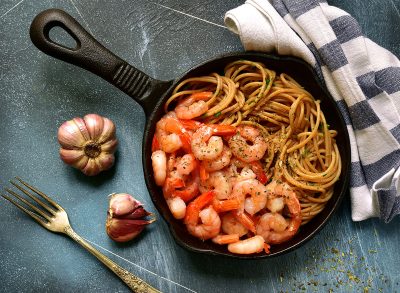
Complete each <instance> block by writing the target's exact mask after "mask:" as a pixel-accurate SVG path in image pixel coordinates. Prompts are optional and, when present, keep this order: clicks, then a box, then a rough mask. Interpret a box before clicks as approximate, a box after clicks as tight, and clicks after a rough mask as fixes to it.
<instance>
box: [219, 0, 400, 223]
mask: <svg viewBox="0 0 400 293" xmlns="http://www.w3.org/2000/svg"><path fill="white" fill-rule="evenodd" d="M225 24H226V25H227V26H228V28H229V29H230V30H231V31H233V32H235V33H236V34H238V35H239V36H240V39H241V41H242V43H243V45H244V47H245V49H246V50H249V51H262V52H276V53H278V54H280V55H292V56H296V57H299V58H302V59H303V60H305V61H306V62H308V63H309V64H311V65H312V66H313V67H314V68H315V70H316V72H317V74H318V75H319V76H320V78H321V79H323V80H324V82H325V84H326V86H327V88H328V90H329V92H330V93H331V94H332V96H333V98H334V99H335V100H336V102H337V105H338V106H339V108H340V110H341V112H342V114H343V117H344V119H345V121H346V124H347V128H348V131H349V135H350V142H351V180H350V194H351V203H352V219H353V220H354V221H362V220H365V219H368V218H371V217H380V218H381V219H382V220H383V221H385V222H389V221H390V220H391V219H393V217H394V216H396V215H397V214H400V62H399V60H398V59H397V58H396V56H394V55H393V54H392V53H390V52H389V51H387V50H386V49H384V48H382V47H380V46H378V45H377V44H376V43H374V42H372V41H371V40H370V39H368V38H366V37H365V36H363V34H362V31H361V29H360V27H359V25H358V23H357V21H356V20H355V19H354V18H353V17H351V16H350V15H349V14H348V13H346V12H344V11H343V10H340V9H338V8H336V7H333V6H329V5H328V3H326V1H320V0H319V1H318V0H301V1H300V0H271V3H270V2H269V1H268V0H248V1H246V2H245V4H243V5H241V6H239V7H237V8H235V9H232V10H230V11H228V12H227V13H226V15H225Z"/></svg>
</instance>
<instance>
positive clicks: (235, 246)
mask: <svg viewBox="0 0 400 293" xmlns="http://www.w3.org/2000/svg"><path fill="white" fill-rule="evenodd" d="M263 249H264V239H263V238H262V237H261V236H258V235H256V236H253V237H251V238H247V239H245V240H241V241H238V242H235V243H231V244H229V245H228V250H229V251H230V252H232V253H237V254H252V253H258V252H261V251H262V250H263Z"/></svg>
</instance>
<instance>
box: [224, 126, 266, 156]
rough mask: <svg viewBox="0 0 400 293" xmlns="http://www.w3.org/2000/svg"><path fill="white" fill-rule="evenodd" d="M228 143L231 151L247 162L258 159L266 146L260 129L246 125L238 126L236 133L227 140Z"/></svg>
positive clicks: (262, 154)
mask: <svg viewBox="0 0 400 293" xmlns="http://www.w3.org/2000/svg"><path fill="white" fill-rule="evenodd" d="M248 142H250V143H248ZM228 144H229V147H230V148H231V150H232V153H233V154H234V155H235V156H236V157H237V158H239V159H240V160H242V161H244V162H247V163H249V162H253V161H258V160H260V159H261V158H262V157H263V156H264V154H265V151H266V150H267V147H268V145H267V142H266V141H265V139H264V137H263V136H262V135H261V133H260V131H259V130H258V129H257V128H255V127H253V126H247V125H244V126H243V125H241V126H238V127H237V133H236V134H235V135H233V136H232V137H231V138H230V139H229V140H228Z"/></svg>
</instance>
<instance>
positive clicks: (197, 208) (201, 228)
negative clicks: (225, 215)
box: [185, 191, 221, 240]
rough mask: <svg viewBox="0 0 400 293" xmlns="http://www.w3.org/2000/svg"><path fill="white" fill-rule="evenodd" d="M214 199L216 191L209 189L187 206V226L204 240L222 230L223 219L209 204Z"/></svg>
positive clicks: (191, 232) (192, 232) (193, 233)
mask: <svg viewBox="0 0 400 293" xmlns="http://www.w3.org/2000/svg"><path fill="white" fill-rule="evenodd" d="M213 199H214V192H213V191H209V192H206V193H203V194H201V195H199V196H198V197H197V198H195V199H194V200H193V201H192V202H190V203H189V204H188V206H187V208H186V215H185V224H186V228H187V229H188V231H189V233H190V234H192V235H193V236H195V237H197V238H200V239H202V240H207V239H210V238H213V237H215V236H217V235H218V234H219V232H220V230H221V219H220V218H219V215H218V213H217V212H216V211H215V210H214V209H213V208H212V206H208V205H210V204H211V202H212V200H213ZM206 206H208V207H206ZM205 207H206V208H205ZM199 222H200V223H199Z"/></svg>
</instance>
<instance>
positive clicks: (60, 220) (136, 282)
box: [1, 177, 160, 293]
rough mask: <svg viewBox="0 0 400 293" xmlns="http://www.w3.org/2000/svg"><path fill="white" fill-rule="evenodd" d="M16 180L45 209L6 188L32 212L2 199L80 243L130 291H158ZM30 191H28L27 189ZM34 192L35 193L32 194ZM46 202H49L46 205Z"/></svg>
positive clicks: (62, 212) (58, 208)
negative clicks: (84, 235) (117, 262)
mask: <svg viewBox="0 0 400 293" xmlns="http://www.w3.org/2000/svg"><path fill="white" fill-rule="evenodd" d="M15 179H16V180H18V181H19V182H20V183H21V184H22V185H24V186H25V188H24V187H23V186H21V184H18V183H16V182H14V181H10V182H11V184H12V185H14V186H15V187H16V188H18V189H19V190H20V191H22V192H23V193H25V194H26V195H27V196H29V197H30V198H31V199H33V200H34V201H35V202H36V203H38V204H39V205H40V206H41V207H42V208H43V209H44V210H45V211H44V210H43V209H40V208H38V207H37V206H35V205H33V204H32V203H31V202H29V201H28V200H26V199H25V198H24V197H22V196H20V195H19V194H18V193H16V192H15V191H13V190H11V189H9V188H5V190H6V191H7V192H8V193H9V194H11V195H13V196H14V197H16V198H17V199H19V200H20V201H21V202H23V203H24V204H26V205H27V206H29V207H30V208H31V209H32V210H33V211H32V210H30V209H27V208H25V207H24V206H22V205H21V204H19V203H18V202H17V201H15V200H13V199H11V198H10V197H9V196H7V195H5V194H1V196H2V197H4V198H5V199H7V200H8V201H10V202H11V203H13V204H14V205H15V206H17V207H18V208H19V209H21V210H22V211H24V212H25V213H27V214H28V215H29V216H31V217H32V218H33V219H34V220H35V221H36V222H38V223H39V224H40V225H42V226H43V227H44V228H46V229H47V230H50V231H52V232H57V233H64V234H67V235H68V236H69V237H71V238H72V239H73V240H75V241H76V242H78V243H79V244H80V245H82V246H83V248H85V249H86V250H88V251H89V252H90V253H91V254H93V255H94V256H95V257H97V259H98V260H100V261H101V262H102V263H103V264H105V265H106V266H107V267H108V268H109V269H110V270H112V271H113V272H114V273H115V274H116V275H117V276H118V277H120V278H121V280H122V281H124V282H125V284H126V285H128V287H129V288H130V289H132V291H133V292H143V293H144V292H146V293H147V292H149V293H155V292H158V293H160V291H158V290H157V289H155V288H153V287H152V286H151V285H149V284H147V283H146V282H145V281H143V280H142V279H140V278H139V277H137V276H135V275H134V274H132V273H130V272H128V271H127V270H125V269H123V268H122V267H120V266H119V265H117V264H116V263H115V262H113V261H112V260H111V259H109V258H108V257H106V256H105V255H104V254H102V253H101V252H99V251H98V250H97V249H95V248H94V247H93V246H91V245H90V244H89V243H87V242H86V241H85V240H84V239H83V238H82V237H80V236H79V235H78V234H76V233H75V231H74V230H72V228H71V225H70V223H69V221H68V216H67V213H66V212H65V210H64V209H63V208H62V207H61V206H60V205H59V204H57V203H56V202H55V201H54V200H52V199H51V198H50V197H48V196H47V195H46V194H44V193H43V192H41V191H40V190H38V189H36V188H35V187H33V186H31V185H29V184H28V183H26V182H24V181H23V180H22V179H21V178H19V177H16V178H15ZM26 188H27V189H29V190H30V191H28V190H27V189H26ZM32 192H33V193H32ZM34 193H36V194H37V195H39V196H40V197H41V198H42V199H40V198H39V197H38V196H36V195H34ZM43 199H44V200H46V201H47V202H48V204H47V203H45V201H43ZM49 204H50V205H49Z"/></svg>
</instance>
